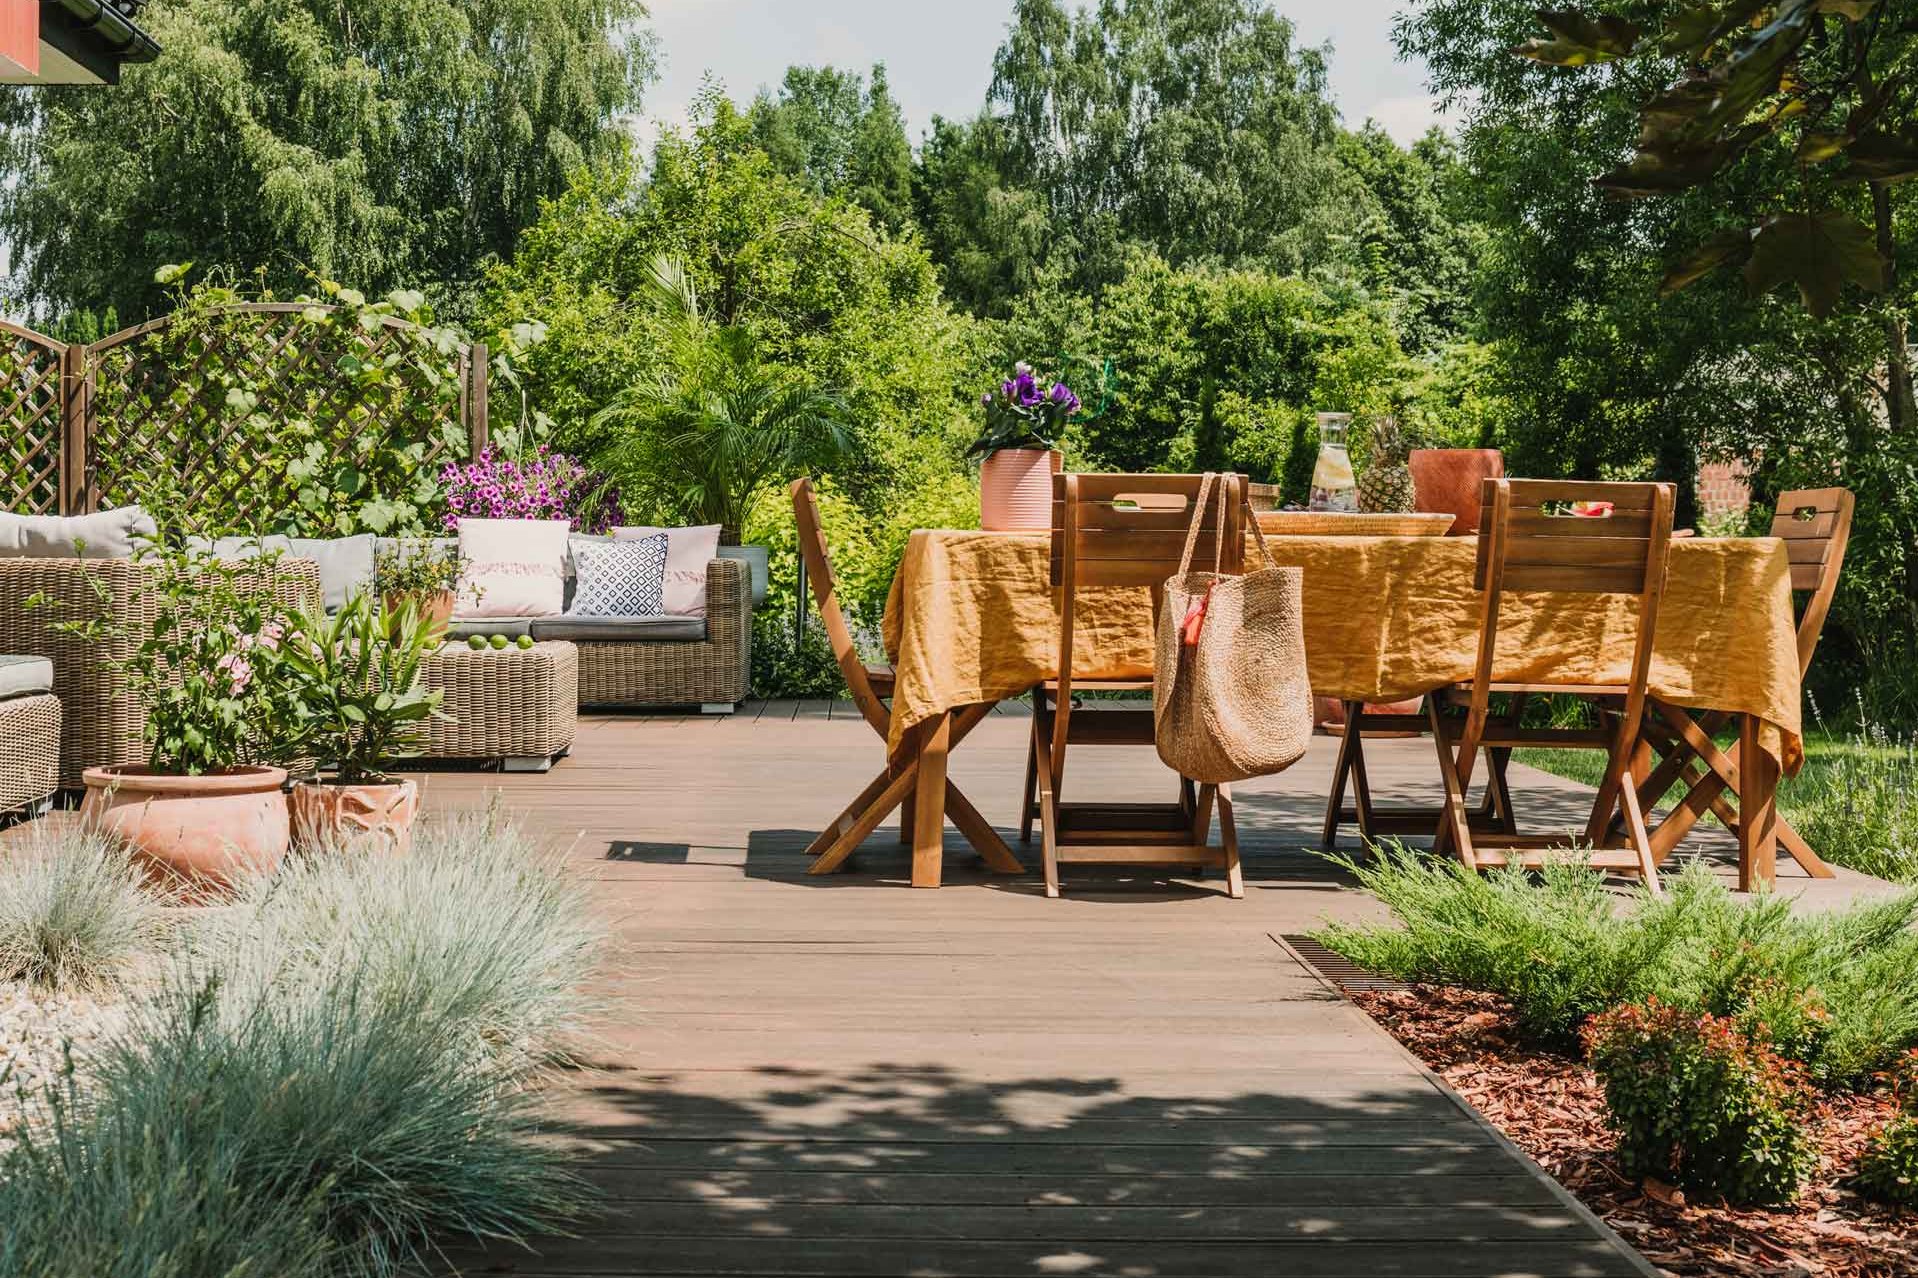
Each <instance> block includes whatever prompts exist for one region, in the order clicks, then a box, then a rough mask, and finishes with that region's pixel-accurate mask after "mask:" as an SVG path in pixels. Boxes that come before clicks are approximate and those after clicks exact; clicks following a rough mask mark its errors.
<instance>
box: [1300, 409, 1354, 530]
mask: <svg viewBox="0 0 1918 1278" xmlns="http://www.w3.org/2000/svg"><path fill="white" fill-rule="evenodd" d="M1318 420H1319V460H1318V464H1317V465H1315V466H1313V468H1312V499H1311V502H1310V508H1311V509H1313V510H1325V511H1342V512H1351V511H1356V510H1357V509H1358V508H1359V489H1358V482H1357V480H1356V479H1354V477H1353V475H1352V455H1351V454H1350V453H1349V452H1347V451H1346V447H1345V439H1346V432H1347V430H1349V429H1350V428H1351V425H1352V414H1350V413H1320V414H1318Z"/></svg>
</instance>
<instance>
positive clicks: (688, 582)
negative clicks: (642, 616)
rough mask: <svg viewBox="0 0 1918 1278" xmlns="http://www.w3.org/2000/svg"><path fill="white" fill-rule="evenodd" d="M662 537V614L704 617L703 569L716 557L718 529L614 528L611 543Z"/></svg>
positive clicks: (713, 527) (697, 527)
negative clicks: (664, 601) (663, 580)
mask: <svg viewBox="0 0 1918 1278" xmlns="http://www.w3.org/2000/svg"><path fill="white" fill-rule="evenodd" d="M659 533H665V534H666V611H667V612H668V613H671V614H673V615H675V616H680V617H703V616H705V615H706V565H707V564H708V563H710V562H712V561H713V560H714V559H717V558H718V557H719V525H718V524H700V525H697V526H696V527H692V528H615V529H613V539H614V540H615V541H636V540H638V539H639V538H641V537H652V536H655V535H657V534H659Z"/></svg>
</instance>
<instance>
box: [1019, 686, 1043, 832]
mask: <svg viewBox="0 0 1918 1278" xmlns="http://www.w3.org/2000/svg"><path fill="white" fill-rule="evenodd" d="M1035 695H1037V694H1036V693H1035ZM1032 725H1033V726H1032V731H1033V733H1034V734H1035V735H1034V736H1033V737H1032V738H1031V739H1030V740H1028V741H1027V742H1026V788H1025V789H1024V790H1023V791H1021V792H1020V799H1019V842H1021V843H1030V842H1032V816H1033V813H1034V812H1035V811H1036V810H1037V807H1038V803H1039V744H1038V741H1039V738H1038V736H1037V735H1036V734H1037V733H1038V731H1039V716H1038V714H1037V713H1035V714H1034V715H1033V716H1032Z"/></svg>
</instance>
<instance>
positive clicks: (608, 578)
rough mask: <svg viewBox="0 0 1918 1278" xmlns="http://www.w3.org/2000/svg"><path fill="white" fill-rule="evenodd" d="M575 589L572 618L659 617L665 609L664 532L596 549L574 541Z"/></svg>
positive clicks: (615, 542)
mask: <svg viewBox="0 0 1918 1278" xmlns="http://www.w3.org/2000/svg"><path fill="white" fill-rule="evenodd" d="M573 562H574V564H575V565H576V566H577V567H578V570H579V588H578V589H577V590H575V591H574V592H573V606H572V607H571V608H568V609H567V610H566V611H567V615H568V616H572V617H657V616H659V615H660V613H661V612H662V611H664V607H665V590H666V534H665V533H654V534H653V535H652V536H650V537H639V538H628V539H625V540H621V541H611V542H606V543H604V544H603V545H596V544H594V543H592V542H588V541H577V540H576V541H574V542H573Z"/></svg>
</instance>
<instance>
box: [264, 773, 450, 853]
mask: <svg viewBox="0 0 1918 1278" xmlns="http://www.w3.org/2000/svg"><path fill="white" fill-rule="evenodd" d="M288 806H289V807H290V808H291V809H292V814H293V836H294V837H295V838H296V839H298V840H299V842H300V846H301V847H307V848H330V847H366V848H369V849H376V850H379V851H384V852H406V851H408V850H409V849H411V848H412V846H413V818H414V817H416V816H418V815H419V810H420V787H419V783H418V782H415V781H398V782H393V783H390V784H384V785H327V784H326V783H325V782H321V781H302V782H300V783H299V784H298V785H296V786H294V787H293V794H292V796H291V798H290V800H289V804H288Z"/></svg>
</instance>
